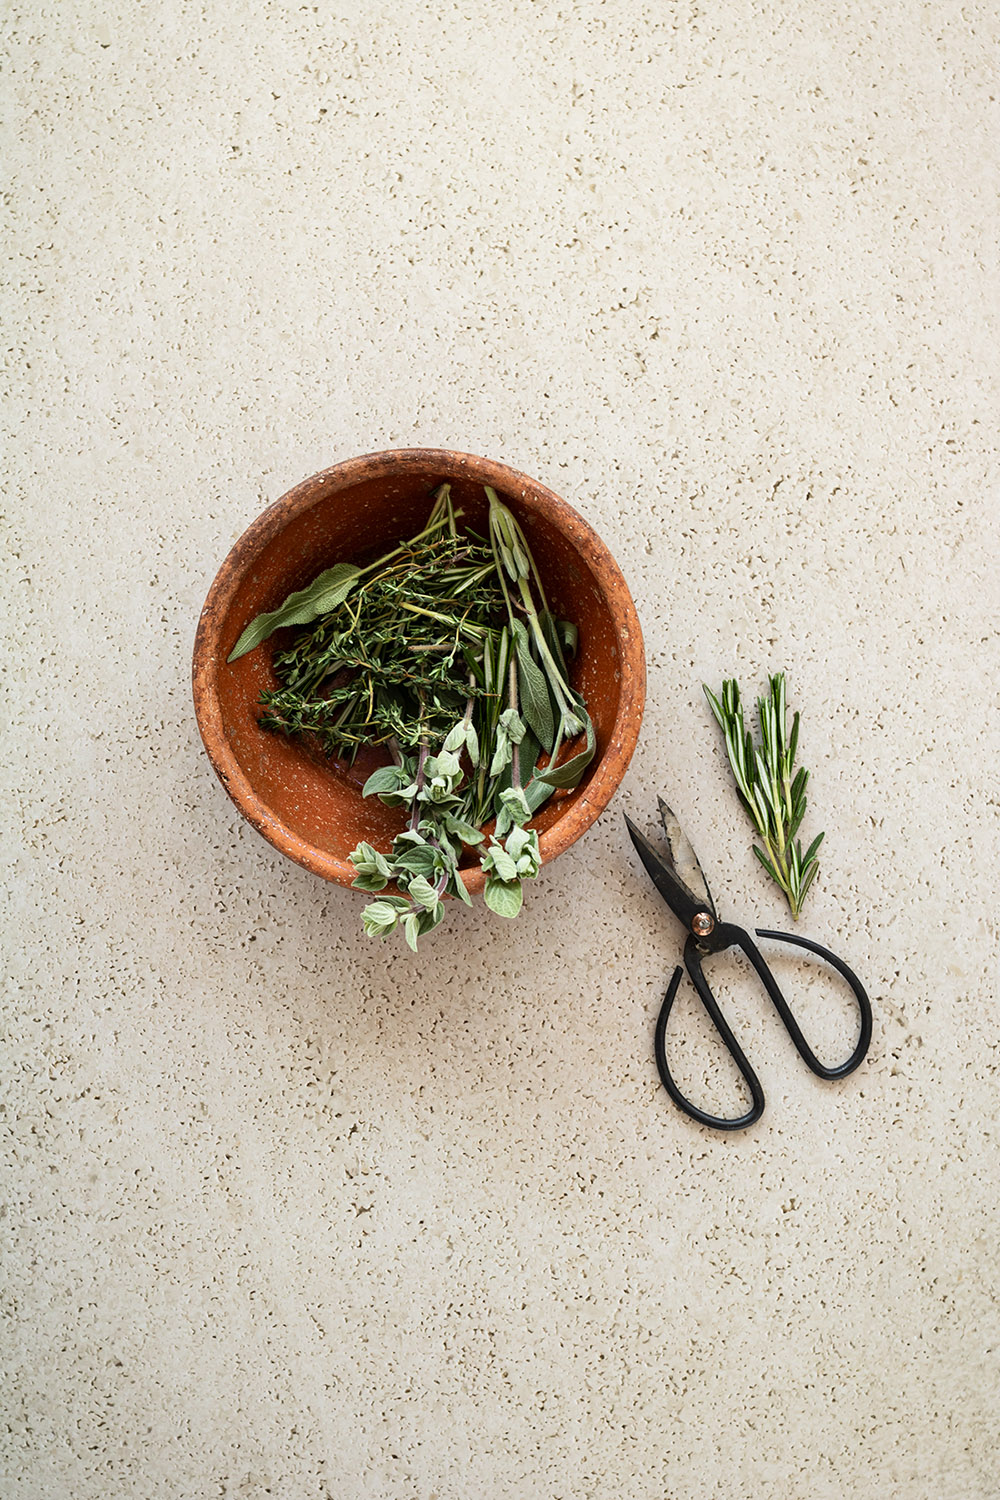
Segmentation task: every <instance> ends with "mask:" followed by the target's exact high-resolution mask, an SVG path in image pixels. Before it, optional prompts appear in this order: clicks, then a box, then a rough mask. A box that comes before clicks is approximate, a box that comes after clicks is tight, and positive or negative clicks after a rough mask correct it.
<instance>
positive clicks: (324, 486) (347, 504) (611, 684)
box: [194, 448, 646, 891]
mask: <svg viewBox="0 0 1000 1500" xmlns="http://www.w3.org/2000/svg"><path fill="white" fill-rule="evenodd" d="M443 480H449V481H450V483H451V485H452V495H453V497H454V498H455V500H456V502H457V504H458V506H459V507H460V508H461V510H462V512H463V514H464V516H465V517H466V519H467V521H468V522H469V524H470V525H472V526H473V527H474V528H475V529H477V530H479V531H480V532H485V531H486V529H487V528H486V516H487V504H486V499H485V496H484V494H483V486H484V485H487V484H488V485H492V486H493V488H494V489H495V490H496V491H497V493H498V494H499V495H500V498H501V499H502V500H503V501H504V502H505V503H506V504H507V505H509V506H510V508H511V509H512V510H513V511H514V512H515V514H516V515H517V518H518V520H519V521H520V523H521V525H522V526H523V528H524V531H525V533H526V535H527V537H528V541H529V544H530V546H531V549H532V552H533V553H534V556H535V560H536V562H537V564H538V568H539V572H540V573H541V575H542V578H543V581H544V583H545V587H546V591H547V593H548V595H549V601H550V604H551V606H552V608H553V609H554V610H555V612H556V613H557V614H559V615H561V616H563V617H565V618H566V619H569V620H572V621H573V622H574V623H575V624H576V625H577V627H578V629H579V632H580V643H579V650H578V652H577V656H576V659H575V661H574V663H573V664H572V668H571V677H572V679H573V686H574V687H575V688H576V689H577V690H578V691H579V692H581V693H582V694H583V695H584V698H585V700H586V702H587V706H588V709H589V711H590V715H591V718H592V719H593V722H594V728H595V730H596V734H597V754H596V755H595V757H594V760H593V761H592V763H591V767H590V769H589V772H588V774H587V775H586V776H585V777H584V779H583V781H582V782H581V784H580V785H579V786H578V787H577V788H575V789H574V790H573V791H571V792H563V793H559V792H557V793H556V794H555V796H553V797H552V799H551V800H550V801H549V803H548V804H547V805H546V806H545V807H544V808H542V810H541V811H540V812H539V814H538V816H537V818H536V819H535V821H534V824H533V826H534V827H535V828H537V829H538V830H539V834H540V839H539V843H540V848H541V854H542V860H543V862H546V861H548V860H551V859H554V858H555V857H556V855H557V854H561V853H562V852H563V850H564V849H568V848H569V846H570V844H572V843H573V841H574V840H575V839H578V838H579V837H580V835H581V834H582V833H583V832H584V830H585V829H587V828H589V827H590V825H591V823H593V822H594V820H595V818H597V816H598V815H599V813H601V812H602V810H603V809H604V808H605V807H606V806H607V804H608V802H609V801H610V799H611V797H612V795H613V794H614V791H615V788H616V787H617V786H618V784H619V782H620V781H621V779H622V776H623V775H624V774H625V769H626V767H627V766H628V763H629V760H630V759H631V757H632V752H633V750H634V749H635V743H636V739H637V737H638V734H639V724H640V721H641V719H642V710H643V703H644V698H645V681H646V674H645V662H644V658H643V647H642V634H641V632H640V629H639V622H638V619H637V618H636V613H635V608H634V606H633V604H632V599H631V597H630V595H629V591H628V588H627V586H626V584H625V580H624V578H623V577H622V575H621V572H620V571H619V569H618V566H617V564H616V563H615V561H614V558H613V557H612V556H611V554H610V552H609V551H608V549H607V548H606V547H605V546H604V544H603V542H601V540H600V538H599V537H597V536H596V535H595V533H594V532H593V531H592V530H591V528H590V527H589V526H588V525H587V523H586V521H584V520H583V519H582V517H580V516H578V515H577V513H576V511H575V510H573V509H572V508H571V507H570V506H569V505H567V504H566V502H565V500H560V499H559V497H558V496H557V495H554V494H552V492H551V490H547V489H545V488H544V486H542V485H540V484H537V483H536V482H535V480H533V479H528V478H527V476H526V475H524V474H519V473H517V471H516V470H514V469H509V468H507V467H506V465H504V464H499V463H493V462H492V461H491V460H489V459H485V458H474V457H472V456H471V455H470V454H467V453H453V452H450V451H448V450H438V449H433V448H404V449H400V450H397V451H395V452H387V453H372V454H367V455H366V456H365V457H363V458H353V459H349V460H348V461H347V462H346V463H340V464H335V465H334V467H333V468H332V469H325V470H324V471H323V473H321V474H316V475H314V476H313V478H311V479H306V480H303V482H302V483H301V484H298V485H296V486H295V488H294V489H293V490H290V491H289V492H288V494H287V495H285V496H283V497H282V499H280V500H278V501H276V502H275V504H274V505H272V506H271V507H270V508H269V509H268V510H266V511H264V513H263V515H260V516H258V517H257V519H256V521H254V523H253V524H252V526H250V528H249V529H248V530H247V531H246V532H244V534H243V536H241V537H240V539H239V541H238V542H237V543H236V545H235V546H234V547H233V549H232V551H231V552H230V554H229V556H228V557H227V558H226V560H225V562H224V563H223V564H222V567H221V568H220V569H219V573H218V576H217V577H216V579H215V582H214V583H213V584H212V587H211V589H210V590H209V594H208V598H207V600H206V601H205V607H204V610H203V611H202V616H201V621H200V623H199V626H198V634H197V638H196V640H195V646H194V702H195V712H196V714H197V717H198V727H199V729H200V731H201V736H202V739H203V740H204V742H205V748H206V750H207V751H208V754H209V758H210V760H211V762H212V765H213V766H214V767H215V770H216V772H217V773H218V776H219V779H220V780H221V782H222V784H223V786H224V787H225V788H226V791H227V792H228V793H229V795H230V797H231V798H232V799H233V801H234V802H235V803H236V806H237V807H238V808H239V810H240V812H241V813H242V814H243V816H244V817H245V818H247V819H248V820H249V821H250V822H251V823H252V824H253V826H254V827H255V828H256V829H257V831H258V832H259V833H262V834H263V835H264V837H265V838H266V839H268V840H269V841H270V842H271V843H272V844H273V845H274V846H275V848H276V849H280V850H281V852H282V853H283V854H287V855H288V856H289V857H290V858H291V859H294V860H297V861H298V862H299V864H301V865H305V867H306V869H307V870H312V871H313V872H314V873H315V874H316V875H322V876H323V878H324V879H325V880H335V881H338V882H339V883H340V884H341V885H350V883H351V881H352V880H353V878H354V873H355V872H354V867H353V865H351V864H350V863H349V861H348V858H347V856H348V854H349V852H350V851H351V850H352V849H353V848H354V847H355V846H356V844H357V843H358V842H359V841H360V840H361V839H367V841H368V842H369V843H371V844H374V845H375V847H376V848H381V849H383V850H388V848H389V846H390V844H391V842H392V839H393V837H394V836H395V834H396V833H398V832H400V831H401V830H402V828H403V826H404V823H403V817H402V814H401V813H400V812H399V811H398V810H397V811H393V810H390V809H389V808H386V807H384V806H383V805H382V803H381V802H379V801H378V799H377V798H375V797H368V798H363V797H362V795H361V788H362V786H363V784H364V782H365V780H366V779H367V777H368V775H369V774H370V772H371V771H372V769H373V768H374V766H375V765H377V764H381V763H382V762H383V761H384V760H386V758H387V757H385V755H384V754H383V753H382V752H375V751H371V752H366V753H363V754H362V755H359V757H358V759H357V761H356V762H355V764H354V766H353V767H348V766H346V765H344V764H341V763H340V762H339V761H336V760H328V759H325V758H324V757H323V756H322V755H321V754H319V753H312V752H310V751H309V750H308V749H306V748H304V747H303V746H302V745H301V744H298V743H294V742H292V741H290V740H288V739H286V738H285V737H284V736H282V735H277V734H270V733H267V732H266V731H264V730H262V729H261V728H259V726H258V723H257V713H258V709H257V702H258V698H259V696H260V693H261V690H262V689H263V688H266V687H273V686H275V684H276V678H275V675H274V669H273V665H272V661H273V655H274V651H275V648H276V647H279V646H281V645H283V644H284V643H285V641H287V640H288V639H289V632H288V631H284V630H283V631H279V632H276V633H275V635H274V636H272V637H271V639H270V640H269V641H267V642H265V643H264V644H263V645H262V646H259V647H258V648H257V649H256V650H255V651H251V652H249V653H248V654H247V655H245V656H242V657H240V658H239V659H238V660H237V661H235V662H233V663H232V665H228V664H227V661H226V658H227V656H228V655H229V653H230V651H231V650H232V649H233V646H234V644H235V643H236V640H237V638H238V637H239V635H240V633H241V632H242V630H243V628H244V626H246V625H247V623H248V622H249V621H250V620H252V619H253V618H254V616H255V615H258V614H260V613H261V612H262V611H263V610H271V609H274V608H276V607H277V605H279V604H280V603H281V602H282V600H283V599H284V598H285V597H286V595H287V594H289V593H290V592H291V591H292V590H293V589H299V588H303V587H304V586H305V585H306V584H308V583H309V582H310V581H311V580H312V579H313V578H314V577H315V575H316V574H317V573H319V572H320V571H321V570H322V569H324V568H328V567H330V566H332V564H333V563H335V562H341V561H347V562H350V561H356V560H358V559H364V558H366V557H371V556H378V555H379V553H380V552H381V551H387V550H388V548H389V547H390V546H391V545H392V544H393V543H395V542H396V541H397V540H399V539H400V538H403V537H407V536H410V535H412V534H414V533H415V532H416V531H418V530H419V529H420V526H421V525H422V524H423V522H424V521H425V519H426V517H427V514H428V511H429V509H430V504H431V492H432V490H434V489H435V488H436V486H437V485H439V484H440V483H441V482H442V481H443ZM463 878H464V880H465V883H466V885H467V886H468V887H469V889H470V890H471V891H477V890H481V889H482V886H483V876H482V873H481V871H480V869H479V866H478V863H476V862H475V859H474V857H471V856H470V862H469V864H468V866H463Z"/></svg>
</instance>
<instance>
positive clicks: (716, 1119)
mask: <svg viewBox="0 0 1000 1500" xmlns="http://www.w3.org/2000/svg"><path fill="white" fill-rule="evenodd" d="M719 926H720V927H721V926H722V924H721V923H720V924H719ZM716 930H717V931H718V928H717V929H716ZM730 932H732V933H733V934H734V936H733V937H732V939H731V940H730ZM735 934H739V936H735ZM740 937H745V938H746V940H747V942H748V943H749V942H750V937H749V934H748V933H745V932H743V931H742V929H741V928H735V929H728V928H727V930H726V931H725V939H726V941H725V942H724V946H725V947H727V948H728V947H732V946H733V945H734V944H739V946H741V947H742V944H741V943H740ZM761 962H762V963H763V959H761ZM684 967H685V968H686V969H687V971H688V974H689V976H690V979H691V983H692V984H693V985H694V987H695V989H696V990H697V992H698V998H699V999H700V1001H701V1003H702V1005H704V1007H705V1009H706V1011H707V1012H708V1015H709V1018H710V1019H711V1022H712V1025H713V1026H714V1027H715V1029H716V1031H717V1032H718V1033H719V1035H720V1037H721V1038H722V1040H723V1042H724V1043H725V1047H726V1051H727V1052H728V1053H729V1055H730V1057H731V1058H732V1059H733V1062H734V1063H735V1064H736V1066H737V1068H738V1069H739V1073H740V1077H741V1078H742V1079H743V1082H744V1083H745V1084H746V1086H747V1088H748V1089H749V1090H750V1100H751V1103H750V1108H749V1109H748V1110H747V1112H746V1114H743V1115H738V1116H737V1117H736V1119H732V1120H731V1119H728V1118H727V1117H726V1116H725V1115H710V1114H709V1113H708V1111H707V1110H704V1109H699V1107H698V1105H697V1104H694V1103H692V1101H691V1100H690V1099H688V1098H687V1096H686V1095H685V1094H682V1093H681V1091H680V1089H679V1088H678V1087H677V1084H676V1083H675V1082H674V1078H673V1075H672V1074H671V1072H670V1067H669V1065H668V1063H667V1022H668V1021H669V1020H670V1012H671V1010H672V1009H673V1005H674V1001H675V999H676V998H677V987H678V985H679V984H680V982H681V975H682V974H683V973H684V969H682V968H681V967H680V966H678V967H677V968H676V969H675V970H674V973H673V978H672V979H671V981H670V984H669V985H668V987H667V993H666V995H665V996H664V998H663V1004H662V1006H661V1007H660V1014H659V1016H658V1017H657V1021H656V1034H655V1036H654V1038H653V1055H654V1057H655V1058H656V1068H657V1072H658V1073H659V1075H660V1082H661V1083H662V1084H663V1087H664V1088H665V1089H666V1091H667V1093H668V1094H669V1095H670V1097H671V1099H672V1100H673V1101H674V1103H675V1104H676V1105H677V1108H678V1109H682V1110H683V1111H684V1113H685V1114H686V1115H690V1117H691V1119H692V1120H697V1122H698V1124H699V1125H710V1126H711V1127H712V1129H713V1130H743V1129H745V1128H746V1126H747V1125H753V1124H754V1123H755V1121H757V1120H759V1119H760V1117H761V1115H762V1114H763V1113H764V1090H763V1089H762V1088H761V1086H760V1079H759V1078H758V1077H757V1074H756V1073H755V1072H754V1070H753V1068H752V1067H751V1066H750V1062H749V1060H748V1058H747V1055H746V1053H745V1052H744V1051H743V1048H742V1047H741V1046H740V1044H739V1042H738V1041H737V1040H736V1037H735V1035H734V1033H733V1029H732V1027H731V1026H730V1024H729V1022H728V1021H727V1020H726V1018H725V1016H724V1015H723V1014H722V1011H721V1010H720V1009H719V1002H718V1001H717V1000H716V998H715V996H714V995H713V994H712V991H711V990H710V989H709V986H708V980H707V979H706V978H705V976H704V974H703V973H702V968H701V953H700V951H699V948H698V944H697V943H696V942H695V940H694V938H693V937H689V938H688V940H687V942H686V943H685V945H684ZM755 967H756V966H755Z"/></svg>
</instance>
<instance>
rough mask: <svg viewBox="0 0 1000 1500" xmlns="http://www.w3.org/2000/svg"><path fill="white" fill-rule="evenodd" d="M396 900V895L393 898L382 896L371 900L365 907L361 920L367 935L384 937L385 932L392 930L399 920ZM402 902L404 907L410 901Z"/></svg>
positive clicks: (407, 905)
mask: <svg viewBox="0 0 1000 1500" xmlns="http://www.w3.org/2000/svg"><path fill="white" fill-rule="evenodd" d="M398 902H399V898H398V897H396V898H395V899H393V898H391V897H385V896H383V897H382V899H381V900H379V901H373V902H372V903H371V904H370V905H369V906H366V907H365V909H364V911H363V912H362V913H361V920H362V922H363V923H364V928H365V932H366V933H367V934H368V936H369V937H385V935H386V934H387V933H389V932H391V931H392V929H393V928H394V927H395V926H396V923H397V922H398V921H399V906H398ZM402 904H403V908H404V909H405V908H408V907H409V904H410V903H409V902H408V901H404V902H403V903H402Z"/></svg>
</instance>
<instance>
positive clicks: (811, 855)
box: [802, 833, 826, 870]
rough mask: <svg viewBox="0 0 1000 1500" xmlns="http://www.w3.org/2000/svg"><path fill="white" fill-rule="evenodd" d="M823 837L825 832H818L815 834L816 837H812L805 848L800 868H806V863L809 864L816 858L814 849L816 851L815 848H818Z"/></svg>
mask: <svg viewBox="0 0 1000 1500" xmlns="http://www.w3.org/2000/svg"><path fill="white" fill-rule="evenodd" d="M825 838H826V834H825V833H818V834H817V835H816V837H815V838H814V839H813V841H812V843H811V844H810V845H809V848H808V849H807V850H806V852H805V854H804V856H803V858H802V868H803V870H804V869H806V867H807V866H808V865H810V864H811V863H812V861H813V860H814V859H815V858H816V851H817V849H818V848H819V846H820V844H821V843H822V842H823V840H824V839H825Z"/></svg>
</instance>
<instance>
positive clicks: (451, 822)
mask: <svg viewBox="0 0 1000 1500" xmlns="http://www.w3.org/2000/svg"><path fill="white" fill-rule="evenodd" d="M441 821H442V822H443V824H444V826H445V828H447V830H448V832H449V833H453V834H454V835H455V837H456V838H457V839H461V841H462V843H463V844H481V843H482V841H483V839H484V838H485V837H486V835H485V834H484V833H483V832H482V830H481V829H479V828H474V827H473V825H472V824H471V823H467V822H466V821H465V819H464V818H460V817H457V816H456V815H455V814H454V813H450V812H443V813H442V814H441Z"/></svg>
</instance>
